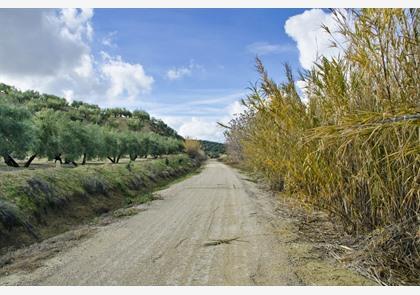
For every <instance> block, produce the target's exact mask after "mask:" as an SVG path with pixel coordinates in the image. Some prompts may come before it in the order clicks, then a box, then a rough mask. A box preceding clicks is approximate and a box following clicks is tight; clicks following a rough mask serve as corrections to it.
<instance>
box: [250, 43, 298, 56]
mask: <svg viewBox="0 0 420 295" xmlns="http://www.w3.org/2000/svg"><path fill="white" fill-rule="evenodd" d="M246 49H247V51H248V52H251V53H254V54H258V55H266V54H276V53H284V52H288V51H291V50H293V47H292V46H290V45H289V44H271V43H267V42H255V43H252V44H249V45H248V46H247V47H246Z"/></svg>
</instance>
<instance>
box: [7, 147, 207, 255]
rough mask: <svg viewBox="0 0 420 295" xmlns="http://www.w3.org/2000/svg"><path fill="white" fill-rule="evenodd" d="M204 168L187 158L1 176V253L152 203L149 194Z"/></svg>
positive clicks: (27, 171)
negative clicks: (104, 215)
mask: <svg viewBox="0 0 420 295" xmlns="http://www.w3.org/2000/svg"><path fill="white" fill-rule="evenodd" d="M199 165H200V163H199V162H198V161H197V160H194V159H191V158H190V157H188V156H187V155H185V154H182V155H174V156H168V157H167V158H165V159H156V160H150V161H143V162H129V163H127V164H126V165H113V164H105V165H96V166H79V167H76V168H64V167H59V168H49V169H42V170H21V171H15V172H3V173H1V174H0V236H1V239H0V249H3V250H7V249H6V247H9V246H15V247H21V246H23V245H27V244H31V243H33V242H35V241H39V240H41V239H44V238H47V237H50V236H52V235H55V234H57V233H60V232H63V231H65V230H67V229H69V228H70V227H71V226H72V225H75V224H79V223H82V222H83V221H85V220H88V219H91V218H92V217H94V216H97V215H100V214H102V213H105V212H108V211H110V210H115V209H118V208H121V207H124V206H128V205H130V204H134V203H141V202H145V201H148V200H150V198H151V194H150V192H151V191H152V190H154V189H156V188H158V187H161V186H162V185H165V184H167V183H168V182H170V181H172V180H174V179H176V178H179V177H180V176H183V175H186V174H187V173H189V172H191V171H193V170H194V169H196V168H197V167H198V166H199Z"/></svg>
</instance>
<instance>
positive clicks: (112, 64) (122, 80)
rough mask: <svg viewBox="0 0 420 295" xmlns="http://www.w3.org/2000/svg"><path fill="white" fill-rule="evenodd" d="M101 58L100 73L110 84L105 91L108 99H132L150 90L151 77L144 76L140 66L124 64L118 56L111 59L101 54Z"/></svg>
mask: <svg viewBox="0 0 420 295" xmlns="http://www.w3.org/2000/svg"><path fill="white" fill-rule="evenodd" d="M102 58H103V60H104V63H103V64H102V65H101V72H102V73H103V76H104V77H105V78H106V79H108V80H109V82H110V83H109V85H110V87H109V89H108V91H107V94H108V96H109V97H111V98H118V97H121V96H125V97H127V98H129V99H134V98H135V97H137V96H138V95H139V94H141V93H147V92H149V91H150V90H151V88H152V84H153V81H154V80H153V77H151V76H148V75H146V73H145V72H144V69H143V67H142V65H140V64H130V63H127V62H124V61H123V60H122V58H121V57H120V56H117V57H111V56H109V55H108V54H106V53H105V52H102Z"/></svg>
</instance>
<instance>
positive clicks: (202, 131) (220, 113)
mask: <svg viewBox="0 0 420 295" xmlns="http://www.w3.org/2000/svg"><path fill="white" fill-rule="evenodd" d="M241 95H242V93H241V94H237V95H235V97H236V99H237V98H238V97H239V96H241ZM228 97H229V96H227V97H226V98H228ZM232 97H233V95H232ZM226 98H225V100H226ZM207 101H212V100H211V99H208V100H207ZM187 105H188V106H190V107H192V106H193V105H199V104H198V101H197V103H196V102H189V103H187V104H185V105H183V106H181V108H180V109H182V108H185V107H186V106H187ZM167 108H169V107H167ZM201 108H202V106H200V110H201ZM244 110H245V107H244V106H243V105H242V104H241V103H240V102H239V101H236V100H235V101H233V102H231V103H229V104H227V105H225V106H222V107H219V108H217V109H215V110H214V111H213V112H211V113H208V114H207V115H201V116H200V115H199V114H200V112H199V110H193V111H194V112H195V113H196V114H192V115H187V114H183V115H176V112H178V109H175V111H174V112H173V113H171V114H170V115H162V114H159V115H158V117H159V118H161V119H162V120H163V121H164V122H166V123H167V124H168V125H169V126H171V127H172V128H174V129H175V130H177V132H178V133H179V134H180V135H182V136H184V137H192V138H196V139H204V140H212V141H218V142H223V141H224V136H223V131H224V129H223V127H221V126H220V125H218V124H217V122H221V123H224V124H226V123H228V122H229V121H230V120H231V119H232V118H234V117H235V116H237V115H238V114H239V113H242V112H243V111H244Z"/></svg>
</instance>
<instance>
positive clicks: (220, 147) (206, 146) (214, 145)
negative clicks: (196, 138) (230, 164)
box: [200, 140, 225, 158]
mask: <svg viewBox="0 0 420 295" xmlns="http://www.w3.org/2000/svg"><path fill="white" fill-rule="evenodd" d="M200 143H201V147H202V149H203V151H204V152H205V153H206V155H208V156H209V157H210V158H218V157H219V156H220V155H221V154H224V153H225V145H224V144H223V143H219V142H214V141H208V140H200Z"/></svg>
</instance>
